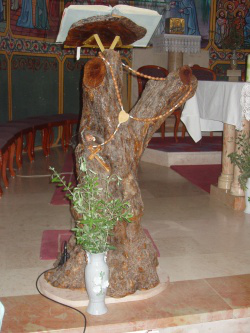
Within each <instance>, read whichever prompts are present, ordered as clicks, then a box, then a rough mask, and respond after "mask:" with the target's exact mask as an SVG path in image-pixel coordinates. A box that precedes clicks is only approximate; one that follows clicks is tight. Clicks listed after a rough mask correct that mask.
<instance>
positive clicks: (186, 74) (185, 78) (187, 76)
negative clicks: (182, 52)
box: [179, 66, 192, 84]
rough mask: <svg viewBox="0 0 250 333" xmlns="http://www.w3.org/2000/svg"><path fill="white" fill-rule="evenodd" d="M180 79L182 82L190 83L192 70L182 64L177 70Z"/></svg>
mask: <svg viewBox="0 0 250 333" xmlns="http://www.w3.org/2000/svg"><path fill="white" fill-rule="evenodd" d="M179 75H180V79H181V81H182V82H183V83H184V84H190V83H191V77H192V70H191V68H190V67H188V66H183V67H181V68H180V70H179Z"/></svg>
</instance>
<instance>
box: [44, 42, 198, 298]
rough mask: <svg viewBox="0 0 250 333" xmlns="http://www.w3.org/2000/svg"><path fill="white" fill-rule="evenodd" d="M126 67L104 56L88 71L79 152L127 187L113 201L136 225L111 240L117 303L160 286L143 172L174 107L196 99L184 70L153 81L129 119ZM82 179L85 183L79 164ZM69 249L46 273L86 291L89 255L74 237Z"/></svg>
mask: <svg viewBox="0 0 250 333" xmlns="http://www.w3.org/2000/svg"><path fill="white" fill-rule="evenodd" d="M100 39H101V37H100ZM122 43H123V44H124V42H123V41H122ZM122 67H123V66H122V62H121V58H120V55H119V53H118V52H117V51H114V50H105V51H104V52H103V53H102V54H101V55H100V57H96V58H93V59H91V60H90V61H89V62H88V63H87V64H86V65H85V69H84V76H83V108H82V118H81V122H80V129H79V144H78V146H77V147H76V149H75V156H76V161H78V160H79V157H81V156H84V157H85V159H86V160H87V164H88V167H89V168H90V169H92V170H93V171H95V172H96V173H97V174H98V175H103V176H107V175H112V174H115V175H117V176H119V177H120V178H121V179H122V185H121V186H120V187H119V188H116V187H115V185H114V187H113V188H112V193H113V196H114V197H116V198H121V199H124V200H126V201H129V203H130V205H131V211H132V213H133V218H132V222H131V223H125V222H122V221H120V222H118V223H117V225H116V227H115V230H114V236H112V243H113V244H114V245H115V247H116V250H112V251H109V253H108V258H107V262H108V265H109V269H110V286H109V288H108V295H109V296H112V297H123V296H126V295H129V294H132V293H134V292H135V291H136V290H143V289H150V288H153V287H155V286H156V285H157V284H158V283H159V278H158V275H157V271H156V268H157V265H158V260H157V255H156V251H155V249H154V247H153V245H152V243H151V241H150V239H149V238H148V237H147V236H146V235H145V233H144V231H143V229H142V226H141V223H140V222H141V219H142V216H143V202H142V198H141V192H140V188H139V185H138V182H137V173H138V166H139V163H140V158H141V156H142V154H143V152H144V149H145V148H146V147H147V144H148V142H149V140H150V139H151V137H152V135H153V134H154V133H155V131H156V130H157V129H158V128H159V127H160V125H161V124H162V122H163V121H165V119H166V118H167V117H168V116H169V115H170V114H171V112H173V110H174V109H175V107H179V106H180V105H181V104H183V103H184V102H185V101H186V100H187V99H189V98H190V97H192V96H193V94H194V92H195V89H196V86H197V80H196V79H195V77H194V76H192V72H191V70H190V68H189V67H187V66H184V67H182V68H180V69H179V70H178V71H176V72H173V73H171V74H169V75H168V77H167V78H166V79H165V80H162V81H154V80H149V81H148V83H147V85H146V88H145V90H144V92H143V94H142V96H141V98H140V100H139V101H138V103H137V104H136V105H135V106H134V107H133V109H132V110H131V111H130V113H129V114H127V113H126V112H125V111H124V110H121V102H120V98H119V95H121V89H122V71H123V68H122ZM77 173H78V181H79V182H82V181H83V175H82V174H81V171H80V170H79V167H78V164H77ZM100 178H101V177H100ZM72 213H73V215H74V212H72ZM68 248H69V252H70V259H69V260H68V261H67V262H66V263H65V264H64V265H63V266H62V267H60V268H58V269H56V270H54V271H51V272H49V273H47V274H46V279H47V281H49V282H50V283H51V284H52V285H53V286H55V287H61V288H72V289H75V288H84V287H85V284H84V268H85V252H84V251H83V250H82V249H81V248H80V246H78V245H76V244H75V239H74V237H72V238H71V240H70V242H69V246H68Z"/></svg>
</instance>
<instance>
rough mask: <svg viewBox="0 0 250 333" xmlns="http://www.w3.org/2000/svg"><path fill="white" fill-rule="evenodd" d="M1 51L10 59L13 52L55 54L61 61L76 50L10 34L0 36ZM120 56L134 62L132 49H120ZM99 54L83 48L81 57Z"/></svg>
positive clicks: (93, 50) (96, 51)
mask: <svg viewBox="0 0 250 333" xmlns="http://www.w3.org/2000/svg"><path fill="white" fill-rule="evenodd" d="M0 49H1V50H2V51H5V52H6V53H7V55H8V57H10V55H11V54H12V53H13V52H22V53H24V52H25V53H30V54H33V55H34V54H38V53H39V54H44V55H46V54H53V55H58V56H59V58H60V59H63V57H65V56H67V55H74V54H75V50H73V49H63V46H62V45H59V44H55V43H49V42H44V41H39V40H30V39H22V38H18V39H16V38H13V37H12V35H11V34H10V33H7V35H6V36H0ZM119 52H120V54H121V56H122V57H125V58H128V60H129V61H131V60H132V51H131V49H120V51H119ZM97 54H98V49H94V48H82V49H81V56H84V57H86V56H88V57H95V56H96V55H97Z"/></svg>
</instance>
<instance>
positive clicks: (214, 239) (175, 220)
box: [0, 148, 250, 333]
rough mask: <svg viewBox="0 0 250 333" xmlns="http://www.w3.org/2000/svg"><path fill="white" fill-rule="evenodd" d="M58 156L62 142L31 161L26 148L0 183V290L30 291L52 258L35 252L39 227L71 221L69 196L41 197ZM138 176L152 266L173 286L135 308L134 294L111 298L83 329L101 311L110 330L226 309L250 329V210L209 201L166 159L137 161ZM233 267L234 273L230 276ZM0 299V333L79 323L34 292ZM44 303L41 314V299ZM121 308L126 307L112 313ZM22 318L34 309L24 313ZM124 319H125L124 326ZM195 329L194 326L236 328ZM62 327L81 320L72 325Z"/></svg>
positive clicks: (48, 189)
mask: <svg viewBox="0 0 250 333" xmlns="http://www.w3.org/2000/svg"><path fill="white" fill-rule="evenodd" d="M63 162H64V154H63V153H62V151H61V149H60V148H56V149H53V150H52V153H51V156H50V157H49V158H47V159H45V158H44V157H43V156H42V152H37V154H36V159H35V162H34V163H33V164H30V163H29V162H28V161H27V157H26V156H24V166H23V169H22V171H20V172H18V175H17V177H16V178H15V179H13V180H11V181H10V187H9V189H8V190H5V191H4V196H3V197H2V199H1V200H0V296H1V297H8V296H18V295H34V294H36V293H37V292H36V288H35V281H36V277H37V276H38V274H39V273H40V272H42V271H43V270H45V269H47V268H49V267H51V266H52V264H53V261H41V260H39V253H40V245H41V237H42V232H43V230H45V229H70V228H71V226H72V221H71V218H70V213H69V208H68V207H67V206H51V205H49V201H50V199H51V196H52V194H53V191H54V186H53V185H51V184H49V177H48V176H47V175H48V174H49V173H48V167H49V166H50V165H52V166H55V167H56V169H58V170H59V169H60V168H61V167H62V165H63ZM139 179H140V185H141V190H142V196H143V200H144V204H145V214H144V217H143V226H144V227H145V228H147V229H148V230H149V231H150V233H151V236H152V237H153V239H154V241H155V243H156V245H157V246H158V248H159V250H160V253H161V257H160V258H159V261H160V268H161V269H162V270H165V271H166V272H167V273H168V275H169V277H170V281H171V282H172V284H171V287H170V289H168V290H167V291H166V293H165V294H164V295H162V296H159V299H154V298H153V299H152V300H150V301H147V302H140V304H138V306H139V307H138V309H137V310H136V304H133V305H132V304H130V305H124V304H123V305H119V306H118V305H109V312H108V314H107V315H105V316H101V317H102V318H94V319H93V317H91V316H89V317H88V322H89V325H90V326H89V330H87V333H88V332H106V329H107V327H106V326H105V327H106V328H105V330H104V329H103V330H99V328H97V327H96V326H95V325H97V324H98V323H102V324H103V323H104V322H105V320H106V324H105V323H104V324H105V325H107V323H113V326H112V327H113V330H111V328H110V327H109V328H108V329H107V331H109V332H129V329H130V330H131V331H132V330H137V331H139V330H140V329H141V330H142V329H148V328H150V327H151V328H156V327H158V328H163V327H166V326H175V325H177V324H180V325H188V324H190V323H191V322H192V323H194V324H196V325H198V324H199V323H200V322H202V321H204V320H205V321H206V320H207V321H208V322H210V321H218V320H220V323H221V324H222V321H223V320H224V319H230V320H236V319H237V320H238V319H239V318H241V319H240V320H243V319H244V320H243V321H244V322H242V327H243V326H244V327H245V326H246V325H247V326H246V327H247V329H248V330H246V331H243V330H242V332H244V333H245V332H246V333H248V332H250V324H249V322H248V321H247V319H246V318H245V317H247V316H249V309H248V306H249V303H250V289H249V285H250V283H249V282H250V276H249V275H247V274H250V242H249V238H250V215H246V214H244V213H243V212H236V211H233V210H231V209H229V208H227V207H226V206H223V205H222V204H220V203H217V202H213V201H210V199H209V194H207V193H206V192H204V191H202V190H200V189H199V188H197V187H195V186H194V185H192V184H191V183H189V182H188V181H186V180H185V179H183V178H182V177H181V176H179V175H178V174H176V173H175V172H174V171H173V170H171V169H169V168H167V167H163V166H157V165H154V164H149V163H145V162H142V163H141V166H140V170H139ZM244 274H246V275H244ZM235 275H238V276H237V277H233V276H235ZM239 275H242V276H239ZM223 277H224V278H223ZM211 278H212V279H211ZM217 278H218V279H217ZM197 279H199V280H198V281H195V280H197ZM190 280H191V281H190ZM192 280H193V281H192ZM32 302H34V303H32ZM189 302H191V303H189ZM3 303H5V305H6V309H8V311H7V314H6V318H5V321H4V325H5V326H3V332H4V333H7V332H15V333H21V332H41V331H44V329H43V330H42V327H46V329H47V331H50V332H53V330H52V328H53V327H54V326H55V325H57V327H65V328H67V327H68V326H67V325H71V324H72V323H73V324H72V325H73V326H74V327H79V326H81V325H82V319H81V317H80V316H78V315H77V314H74V313H72V312H70V310H65V309H64V308H63V309H61V308H60V309H59V308H58V307H57V305H51V304H50V305H49V303H48V301H47V300H43V299H42V297H41V296H39V295H35V296H30V297H29V296H27V297H17V298H16V297H14V298H12V297H11V298H7V299H6V298H4V299H3ZM20 304H23V305H22V307H21V309H23V310H22V311H21V313H20V312H19V310H18V312H17V310H16V307H17V306H19V308H20ZM24 304H25V305H24ZM156 304H157V305H156ZM44 305H46V309H45V310H44V311H45V312H44V316H45V317H46V319H45V317H44V316H42V315H41V313H43V312H41V309H40V307H42V306H44ZM159 306H160V307H159ZM161 306H162V307H161ZM114 308H115V311H114ZM241 308H242V310H240V309H241ZM140 309H141V310H140ZM152 309H153V310H152ZM233 309H234V310H233ZM139 310H140V311H139ZM48 311H49V313H50V315H52V317H53V318H55V317H56V318H57V319H58V320H57V321H56V322H55V319H53V318H52V317H51V318H50V317H49V315H48ZM53 311H55V312H53ZM117 311H118V312H117ZM119 311H121V312H120V314H121V313H123V314H124V316H120V317H119V315H118V314H119ZM114 313H116V315H114ZM38 314H39V315H38ZM209 314H210V315H209ZM189 315H191V317H192V318H191V317H188V316H189ZM14 317H15V318H14ZM173 317H174V319H173ZM177 317H178V320H179V319H180V321H178V320H177V319H176V318H177ZM25 318H26V319H25ZM28 318H29V319H30V318H33V319H32V320H30V321H29V322H27V320H28ZM66 318H67V320H66ZM112 318H113V319H112ZM169 318H170V319H169ZM184 318H185V320H184ZM190 318H191V319H190ZM22 320H24V321H25V320H26V324H25V325H26V326H22V328H20V327H21V326H18V325H19V324H20V322H21V321H22ZM124 320H128V321H129V323H130V324H131V325H128V326H127V327H125V326H124V322H125V321H124ZM176 320H177V321H176ZM190 320H191V322H190ZM7 321H8V322H7ZM39 321H40V322H39ZM113 321H114V322H113ZM10 323H11V324H10ZM118 323H119V327H120V329H121V330H119V329H118V326H117V325H118ZM134 323H136V324H134ZM154 323H155V326H154V327H152V325H153V324H154ZM23 324H24V323H23ZM23 324H22V325H23ZM149 324H150V325H151V326H150V327H149ZM156 324H157V325H158V326H156ZM6 325H7V326H6ZM10 325H11V326H10ZM15 325H16V326H15ZM46 325H47V326H46ZM53 325H54V326H53ZM58 325H59V326H58ZM60 325H61V326H60ZM39 326H40V328H39ZM73 326H71V327H73ZM91 326H92V328H91ZM93 327H94V328H93ZM183 327H184V326H183ZM231 327H233V323H232V325H231ZM50 328H51V330H50ZM194 329H196V328H194ZM197 329H198V331H194V332H195V333H196V332H216V333H217V332H218V333H224V332H225V333H229V332H230V333H231V332H237V333H238V332H241V331H236V330H235V331H231V330H229V329H228V330H226V331H224V330H222V331H217V330H215V331H213V330H211V331H205V328H204V330H199V328H197ZM230 329H231V328H230ZM60 331H62V330H60V329H59V330H57V332H60ZM67 332H81V330H76V331H74V330H73V328H72V329H70V330H68V331H67ZM164 332H165V331H164ZM166 332H171V333H172V332H174V333H175V332H176V333H177V332H184V331H177V330H175V331H174V330H172V331H166ZM185 332H188V331H185ZM190 332H191V331H190ZM192 333H193V332H192Z"/></svg>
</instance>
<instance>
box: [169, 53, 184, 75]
mask: <svg viewBox="0 0 250 333" xmlns="http://www.w3.org/2000/svg"><path fill="white" fill-rule="evenodd" d="M182 66H183V53H182V52H171V51H170V52H168V71H169V72H174V71H176V70H177V69H179V68H180V67H182Z"/></svg>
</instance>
